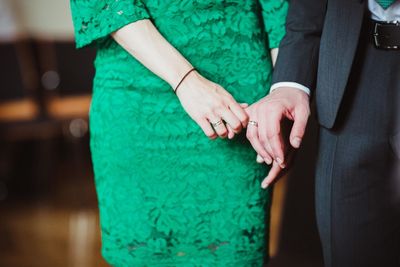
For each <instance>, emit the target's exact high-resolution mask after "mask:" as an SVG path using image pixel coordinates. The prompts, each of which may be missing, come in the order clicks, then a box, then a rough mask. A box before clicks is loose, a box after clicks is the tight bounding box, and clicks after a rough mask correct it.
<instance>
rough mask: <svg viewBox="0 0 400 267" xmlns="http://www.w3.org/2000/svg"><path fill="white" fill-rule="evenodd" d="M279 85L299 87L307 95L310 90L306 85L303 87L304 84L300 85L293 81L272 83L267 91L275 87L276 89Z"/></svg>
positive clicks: (309, 93)
mask: <svg viewBox="0 0 400 267" xmlns="http://www.w3.org/2000/svg"><path fill="white" fill-rule="evenodd" d="M279 87H293V88H296V89H299V90H301V91H303V92H305V93H306V94H307V95H311V90H310V89H309V88H308V87H305V86H304V85H301V84H299V83H295V82H280V83H274V84H273V85H272V86H271V89H270V91H269V92H270V93H271V92H272V91H274V90H275V89H278V88H279Z"/></svg>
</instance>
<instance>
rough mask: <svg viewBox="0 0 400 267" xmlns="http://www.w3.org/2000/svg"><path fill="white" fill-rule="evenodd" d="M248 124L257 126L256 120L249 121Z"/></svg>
mask: <svg viewBox="0 0 400 267" xmlns="http://www.w3.org/2000/svg"><path fill="white" fill-rule="evenodd" d="M249 125H253V126H255V127H257V126H258V122H256V121H249Z"/></svg>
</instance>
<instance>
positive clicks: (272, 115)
mask: <svg viewBox="0 0 400 267" xmlns="http://www.w3.org/2000/svg"><path fill="white" fill-rule="evenodd" d="M246 111H247V113H248V114H249V121H250V123H249V126H248V128H247V138H248V139H249V141H250V143H251V145H252V146H253V148H254V149H255V150H256V151H257V154H258V156H257V161H258V162H260V163H261V162H263V161H264V162H265V163H267V164H268V165H269V164H271V163H273V165H272V168H271V170H270V172H269V174H268V176H267V177H266V178H265V179H264V180H263V182H262V184H261V186H262V187H263V188H267V187H268V186H269V185H270V184H271V183H272V182H273V181H274V180H275V179H276V178H277V177H278V175H279V174H280V173H281V171H282V169H284V168H285V167H286V165H287V163H288V161H289V160H290V155H291V153H289V152H290V150H291V147H292V148H295V149H297V148H299V147H300V144H301V141H302V139H303V136H304V132H305V129H306V125H307V121H308V117H309V115H310V105H309V96H308V95H307V94H306V93H305V92H303V91H301V90H298V89H296V88H291V87H280V88H277V89H276V90H274V91H273V92H272V93H271V94H269V95H268V96H266V97H264V98H262V99H261V100H259V101H258V102H256V103H254V104H253V105H251V106H250V107H248V108H247V109H246ZM284 119H288V120H290V121H293V126H292V129H291V131H290V136H289V137H288V138H285V136H284V132H283V129H282V122H283V120H284ZM288 143H290V145H289V144H288ZM290 146H291V147H290Z"/></svg>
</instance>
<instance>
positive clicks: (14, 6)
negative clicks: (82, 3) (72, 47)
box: [0, 0, 73, 39]
mask: <svg viewBox="0 0 400 267" xmlns="http://www.w3.org/2000/svg"><path fill="white" fill-rule="evenodd" d="M2 6H3V7H5V8H3V10H7V9H9V10H10V11H9V12H3V14H2V13H1V12H0V23H2V24H3V25H0V28H3V29H8V31H10V30H9V29H14V30H16V31H17V32H18V34H28V35H31V36H34V37H41V38H52V39H72V38H73V27H72V21H71V14H70V8H69V0H0V8H1V7H2ZM4 13H6V14H4ZM2 17H3V18H5V19H2ZM9 17H14V19H10V18H9ZM12 20H14V23H15V24H16V27H14V26H12V25H5V24H7V23H8V24H11V23H13V22H10V21H12Z"/></svg>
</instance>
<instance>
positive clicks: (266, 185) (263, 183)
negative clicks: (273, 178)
mask: <svg viewBox="0 0 400 267" xmlns="http://www.w3.org/2000/svg"><path fill="white" fill-rule="evenodd" d="M268 186H269V183H267V182H262V184H261V187H262V188H263V189H267V187H268Z"/></svg>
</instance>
